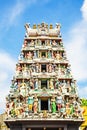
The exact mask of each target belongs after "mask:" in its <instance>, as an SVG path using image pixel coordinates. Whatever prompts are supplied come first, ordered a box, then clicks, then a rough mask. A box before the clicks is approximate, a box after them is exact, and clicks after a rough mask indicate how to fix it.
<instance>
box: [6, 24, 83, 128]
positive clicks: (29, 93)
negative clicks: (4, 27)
mask: <svg viewBox="0 0 87 130" xmlns="http://www.w3.org/2000/svg"><path fill="white" fill-rule="evenodd" d="M60 28H61V25H60V24H59V23H57V24H56V26H55V27H53V25H52V24H51V25H48V24H46V23H41V24H39V25H33V27H32V28H31V27H30V24H25V29H26V33H25V37H24V42H23V45H22V49H21V52H20V55H19V57H18V63H17V64H16V69H15V75H14V76H13V79H12V84H11V87H10V91H9V95H8V96H7V97H6V101H7V103H6V113H7V119H6V120H5V123H6V124H7V126H8V127H10V129H11V130H78V128H79V126H80V124H81V123H82V122H83V118H82V112H81V108H80V99H79V97H78V92H77V84H76V80H74V78H73V76H72V74H71V68H70V64H69V61H68V60H67V56H66V51H65V48H64V45H63V41H62V36H61V32H60Z"/></svg>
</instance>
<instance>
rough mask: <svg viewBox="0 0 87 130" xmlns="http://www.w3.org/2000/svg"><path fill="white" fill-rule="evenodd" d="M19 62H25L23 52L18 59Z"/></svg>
mask: <svg viewBox="0 0 87 130" xmlns="http://www.w3.org/2000/svg"><path fill="white" fill-rule="evenodd" d="M18 60H19V61H22V60H24V54H23V52H21V53H20V55H19V57H18Z"/></svg>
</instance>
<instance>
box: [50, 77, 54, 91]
mask: <svg viewBox="0 0 87 130" xmlns="http://www.w3.org/2000/svg"><path fill="white" fill-rule="evenodd" d="M49 87H50V89H54V84H53V79H50V82H49Z"/></svg>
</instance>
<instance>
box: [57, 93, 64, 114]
mask: <svg viewBox="0 0 87 130" xmlns="http://www.w3.org/2000/svg"><path fill="white" fill-rule="evenodd" d="M62 103H63V98H62V95H61V94H60V93H58V94H57V97H56V104H57V109H58V112H60V110H61V107H62Z"/></svg>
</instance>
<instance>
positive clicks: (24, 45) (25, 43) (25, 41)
mask: <svg viewBox="0 0 87 130" xmlns="http://www.w3.org/2000/svg"><path fill="white" fill-rule="evenodd" d="M27 45H28V42H27V40H24V44H23V46H22V47H23V48H26V47H27Z"/></svg>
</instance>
